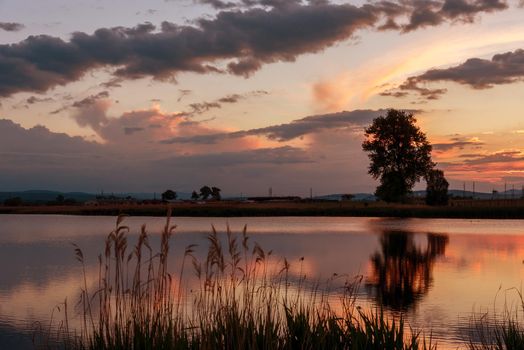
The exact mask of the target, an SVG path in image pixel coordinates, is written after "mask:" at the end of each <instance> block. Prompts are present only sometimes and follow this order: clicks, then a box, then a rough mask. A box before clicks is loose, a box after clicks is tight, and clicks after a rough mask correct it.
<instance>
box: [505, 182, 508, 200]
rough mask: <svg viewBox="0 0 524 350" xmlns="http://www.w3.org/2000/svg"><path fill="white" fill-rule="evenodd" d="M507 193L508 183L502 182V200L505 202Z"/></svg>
mask: <svg viewBox="0 0 524 350" xmlns="http://www.w3.org/2000/svg"><path fill="white" fill-rule="evenodd" d="M507 191H508V183H507V182H504V200H506V195H507V193H506V192H507Z"/></svg>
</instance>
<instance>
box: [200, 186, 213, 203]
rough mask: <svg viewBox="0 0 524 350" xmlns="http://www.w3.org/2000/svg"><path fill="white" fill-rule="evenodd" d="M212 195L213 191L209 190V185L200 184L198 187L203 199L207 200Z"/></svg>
mask: <svg viewBox="0 0 524 350" xmlns="http://www.w3.org/2000/svg"><path fill="white" fill-rule="evenodd" d="M212 195H213V191H212V190H211V188H210V187H209V186H202V187H201V188H200V197H201V198H202V199H203V200H207V199H208V198H209V197H210V196H212Z"/></svg>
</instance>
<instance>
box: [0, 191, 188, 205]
mask: <svg viewBox="0 0 524 350" xmlns="http://www.w3.org/2000/svg"><path fill="white" fill-rule="evenodd" d="M177 194H178V198H179V199H190V198H191V193H185V192H177ZM59 195H62V196H64V198H65V199H74V200H75V201H77V202H80V203H84V202H87V201H90V200H94V199H96V196H98V195H100V194H94V193H86V192H60V191H48V190H29V191H6V192H0V203H2V202H4V201H5V200H6V199H8V198H13V197H20V198H21V199H22V201H23V202H26V203H35V204H43V203H47V202H52V201H54V200H56V197H57V196H59ZM104 195H106V196H107V195H114V196H116V197H120V198H125V197H128V196H130V197H132V198H135V199H139V200H148V199H153V198H154V197H155V193H151V192H149V193H145V192H136V193H135V192H125V193H104ZM160 196H161V192H158V193H156V198H157V199H160Z"/></svg>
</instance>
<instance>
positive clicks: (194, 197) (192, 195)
mask: <svg viewBox="0 0 524 350" xmlns="http://www.w3.org/2000/svg"><path fill="white" fill-rule="evenodd" d="M198 198H200V196H199V195H198V193H197V191H193V193H191V199H192V200H194V201H197V200H198Z"/></svg>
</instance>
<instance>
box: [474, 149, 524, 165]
mask: <svg viewBox="0 0 524 350" xmlns="http://www.w3.org/2000/svg"><path fill="white" fill-rule="evenodd" d="M521 161H524V154H523V153H522V152H521V151H520V150H511V151H499V152H494V153H488V154H478V155H473V157H471V158H469V159H465V160H464V164H467V165H481V164H491V163H512V162H521Z"/></svg>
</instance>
